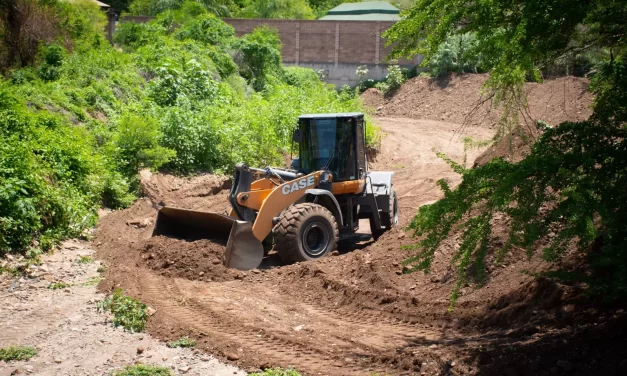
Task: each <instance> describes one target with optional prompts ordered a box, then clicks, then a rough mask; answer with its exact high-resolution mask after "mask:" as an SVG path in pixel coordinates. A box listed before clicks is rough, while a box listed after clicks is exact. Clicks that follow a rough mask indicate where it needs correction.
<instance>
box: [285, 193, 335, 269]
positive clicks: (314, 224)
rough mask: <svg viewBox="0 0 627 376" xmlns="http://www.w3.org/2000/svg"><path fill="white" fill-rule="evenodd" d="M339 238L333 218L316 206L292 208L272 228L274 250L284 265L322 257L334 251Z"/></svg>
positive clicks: (328, 212)
mask: <svg viewBox="0 0 627 376" xmlns="http://www.w3.org/2000/svg"><path fill="white" fill-rule="evenodd" d="M338 239H339V235H338V228H337V221H336V220H335V217H334V216H333V214H332V213H331V212H330V211H329V210H328V209H326V208H325V207H324V206H321V205H318V204H312V203H303V204H297V205H293V206H292V207H290V208H289V209H287V210H286V211H285V212H284V213H283V214H282V215H281V219H280V220H279V223H278V224H277V225H276V227H275V228H274V248H275V249H276V251H277V253H278V254H279V257H280V258H281V261H283V262H284V263H286V264H292V263H295V262H299V261H309V260H316V259H319V258H322V257H324V256H326V255H327V254H329V253H330V252H333V251H335V249H336V248H337V243H338Z"/></svg>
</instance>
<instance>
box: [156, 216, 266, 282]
mask: <svg viewBox="0 0 627 376" xmlns="http://www.w3.org/2000/svg"><path fill="white" fill-rule="evenodd" d="M158 235H163V236H168V237H175V238H180V239H186V240H200V239H209V240H211V241H214V242H216V243H222V244H226V252H225V253H224V257H223V261H224V265H225V266H226V267H227V268H235V269H239V270H249V269H255V268H257V267H258V266H259V264H261V260H262V259H263V246H262V245H261V242H260V241H259V240H258V239H257V238H256V237H255V235H253V231H252V223H250V222H246V221H240V220H237V219H235V218H231V217H229V216H226V215H222V214H218V213H209V212H203V211H196V210H188V209H179V208H173V207H167V206H166V207H164V208H161V210H159V213H158V214H157V222H156V223H155V229H154V230H153V232H152V236H158Z"/></svg>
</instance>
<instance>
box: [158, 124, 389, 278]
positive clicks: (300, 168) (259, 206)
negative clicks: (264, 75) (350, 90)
mask: <svg viewBox="0 0 627 376" xmlns="http://www.w3.org/2000/svg"><path fill="white" fill-rule="evenodd" d="M293 139H294V141H295V142H298V144H299V157H298V158H296V159H294V160H293V161H292V168H291V169H276V168H270V167H267V168H265V169H257V168H251V167H248V166H246V165H244V164H239V165H237V166H236V169H235V175H234V176H233V185H232V187H231V191H230V194H229V201H230V203H231V211H230V213H229V214H228V215H223V214H218V213H208V212H201V211H194V210H187V209H183V208H173V207H164V208H162V209H161V210H160V211H159V214H158V216H157V221H156V224H155V229H154V232H153V236H156V235H165V236H173V237H177V238H182V239H188V240H196V239H205V238H207V239H211V240H213V241H218V242H220V241H222V242H223V243H224V244H226V251H225V254H224V264H225V265H226V266H227V267H230V268H236V269H240V270H248V269H254V268H257V267H258V266H259V265H260V264H261V261H262V259H263V257H264V255H265V252H264V248H265V249H266V250H267V249H268V248H270V247H272V245H273V246H274V249H275V250H276V251H277V253H278V254H279V257H280V258H281V260H282V261H283V262H285V263H293V262H298V261H306V260H313V259H317V258H320V257H324V256H325V255H327V254H328V253H330V252H332V251H334V250H335V249H336V248H337V244H338V242H339V240H340V239H341V238H344V237H348V236H351V235H353V234H355V232H356V231H357V230H358V228H359V219H360V218H367V219H369V220H370V230H371V233H372V235H373V237H374V238H375V240H376V239H377V238H378V237H379V236H380V235H381V234H382V233H383V232H385V231H386V230H388V229H390V228H391V227H392V226H394V225H395V224H396V223H397V222H398V201H397V197H396V194H395V192H394V188H393V186H392V175H393V173H392V172H374V171H368V164H367V159H366V149H365V139H364V118H363V114H361V113H342V114H316V115H303V116H301V117H300V118H299V126H298V129H296V131H295V132H294V136H293Z"/></svg>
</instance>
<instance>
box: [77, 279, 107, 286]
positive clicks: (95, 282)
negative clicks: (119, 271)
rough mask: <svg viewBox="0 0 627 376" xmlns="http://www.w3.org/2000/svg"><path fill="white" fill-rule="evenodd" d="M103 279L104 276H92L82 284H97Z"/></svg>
mask: <svg viewBox="0 0 627 376" xmlns="http://www.w3.org/2000/svg"><path fill="white" fill-rule="evenodd" d="M100 281H102V277H91V278H89V280H87V281H86V282H83V284H82V285H81V286H96V285H97V284H99V283H100Z"/></svg>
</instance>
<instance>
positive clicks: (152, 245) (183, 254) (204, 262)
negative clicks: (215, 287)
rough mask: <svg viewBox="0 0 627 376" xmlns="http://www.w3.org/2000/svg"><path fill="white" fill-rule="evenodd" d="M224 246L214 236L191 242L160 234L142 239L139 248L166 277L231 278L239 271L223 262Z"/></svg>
mask: <svg viewBox="0 0 627 376" xmlns="http://www.w3.org/2000/svg"><path fill="white" fill-rule="evenodd" d="M225 248H226V244H221V243H220V242H216V240H215V239H213V240H197V241H192V242H188V241H185V240H180V239H173V238H167V237H164V236H157V237H154V238H151V239H149V240H147V241H146V242H145V243H143V248H142V249H141V250H140V252H141V258H142V259H143V260H145V262H146V265H147V266H148V267H149V268H151V269H153V270H155V271H157V272H158V273H159V274H161V275H163V276H166V277H180V278H187V279H190V280H201V281H228V280H232V279H235V278H237V277H238V275H239V273H238V272H237V271H236V270H233V269H227V268H226V267H225V266H224V264H223V263H222V256H223V255H224V250H225Z"/></svg>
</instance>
